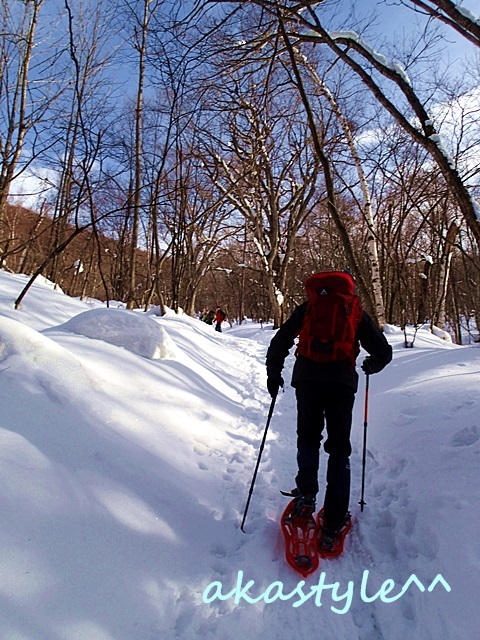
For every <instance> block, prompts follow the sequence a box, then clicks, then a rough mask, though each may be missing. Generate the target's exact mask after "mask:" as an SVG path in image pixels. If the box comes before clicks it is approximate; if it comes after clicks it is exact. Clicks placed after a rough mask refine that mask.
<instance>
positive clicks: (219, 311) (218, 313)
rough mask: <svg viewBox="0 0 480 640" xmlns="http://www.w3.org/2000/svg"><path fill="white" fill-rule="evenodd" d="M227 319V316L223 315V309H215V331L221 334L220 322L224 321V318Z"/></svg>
mask: <svg viewBox="0 0 480 640" xmlns="http://www.w3.org/2000/svg"><path fill="white" fill-rule="evenodd" d="M226 317H227V314H226V313H225V311H223V309H222V308H221V307H217V308H216V309H215V322H216V325H215V331H219V332H220V333H221V332H222V322H223V321H224V320H225V318H226Z"/></svg>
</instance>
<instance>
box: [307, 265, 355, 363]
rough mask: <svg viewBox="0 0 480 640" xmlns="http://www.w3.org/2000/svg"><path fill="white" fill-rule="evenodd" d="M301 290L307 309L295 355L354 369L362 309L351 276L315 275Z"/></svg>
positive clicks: (335, 272)
mask: <svg viewBox="0 0 480 640" xmlns="http://www.w3.org/2000/svg"><path fill="white" fill-rule="evenodd" d="M305 289H306V290H307V296H308V305H307V310H306V312H305V317H304V320H303V324H302V327H301V329H300V333H299V334H298V336H299V341H298V345H297V351H296V355H301V356H303V357H305V358H308V359H309V360H313V361H315V362H321V363H328V362H337V361H339V360H344V361H348V362H350V363H351V365H352V367H355V360H356V357H357V356H358V353H359V351H360V345H359V343H358V340H357V337H356V334H357V329H358V325H359V323H360V320H361V317H362V307H361V304H360V298H359V297H358V296H357V295H356V294H355V282H354V280H353V278H352V276H351V275H350V274H349V273H345V272H341V271H331V272H325V273H316V274H314V275H313V276H310V278H308V280H307V281H306V282H305Z"/></svg>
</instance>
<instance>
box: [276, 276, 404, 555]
mask: <svg viewBox="0 0 480 640" xmlns="http://www.w3.org/2000/svg"><path fill="white" fill-rule="evenodd" d="M305 288H306V290H307V294H308V301H306V302H304V303H303V304H302V305H300V306H298V307H296V309H295V310H294V311H293V313H292V314H291V316H290V317H289V318H288V320H287V321H286V322H284V323H283V324H282V325H281V327H280V328H279V330H278V331H277V333H276V334H275V335H274V337H273V338H272V340H271V342H270V346H269V348H268V351H267V358H266V365H267V388H268V391H269V393H270V395H271V397H272V398H275V397H276V395H277V393H278V389H279V387H280V386H283V378H282V375H281V373H282V369H283V365H284V361H285V358H286V357H287V355H288V353H289V350H290V349H291V347H292V346H293V344H294V340H295V338H296V337H297V336H298V338H299V341H298V345H297V349H296V352H295V355H296V360H295V365H294V368H293V377H292V386H293V387H294V388H295V393H296V399H297V465H298V475H297V476H296V478H295V481H296V488H295V489H294V490H293V491H292V495H293V496H294V497H295V502H294V507H293V509H292V513H291V516H292V518H295V517H301V518H305V517H309V516H310V515H312V514H313V512H314V511H315V507H316V495H317V492H318V490H319V486H318V467H319V453H320V444H321V441H322V438H323V436H322V433H323V429H324V426H325V423H326V428H327V439H326V440H325V444H324V449H325V451H326V453H327V454H328V464H327V487H326V491H325V498H324V502H323V507H324V527H323V531H322V536H321V541H320V547H321V548H322V549H325V550H326V551H331V550H332V549H333V547H334V545H335V542H336V540H337V538H338V536H339V535H340V534H341V532H342V530H343V528H344V527H345V526H346V525H347V524H348V523H349V521H350V514H349V512H348V505H349V499H350V461H349V457H350V454H351V452H352V447H351V444H350V430H351V426H352V411H353V404H354V401H355V393H356V391H357V386H358V374H357V372H356V370H355V360H356V357H357V355H358V353H359V351H360V345H361V346H362V347H363V348H364V349H365V350H366V351H367V352H368V353H369V354H370V355H369V356H368V357H366V358H365V359H364V361H363V364H362V369H363V371H364V372H365V373H366V374H368V375H369V374H372V373H378V372H379V371H381V370H382V369H383V368H384V367H385V366H386V365H387V364H388V363H389V362H390V361H391V359H392V348H391V346H390V345H389V344H388V342H387V340H386V338H385V336H384V335H383V333H382V332H381V330H380V329H379V328H378V326H377V325H376V324H375V322H374V321H373V320H372V318H371V317H370V316H369V315H368V314H367V313H366V312H365V311H363V310H362V308H361V306H360V300H359V298H358V296H357V295H356V293H355V282H354V280H353V278H352V276H351V275H350V274H349V273H346V272H345V273H344V272H338V271H335V272H328V273H318V274H315V275H313V276H311V277H310V278H309V279H308V280H307V281H306V283H305Z"/></svg>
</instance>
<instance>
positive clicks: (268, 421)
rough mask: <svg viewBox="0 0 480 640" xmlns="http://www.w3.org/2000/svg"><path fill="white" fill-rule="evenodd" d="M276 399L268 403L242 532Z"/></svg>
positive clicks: (275, 397)
mask: <svg viewBox="0 0 480 640" xmlns="http://www.w3.org/2000/svg"><path fill="white" fill-rule="evenodd" d="M276 399H277V396H276V395H275V396H274V397H273V398H272V402H271V403H270V409H269V411H268V418H267V426H266V427H265V432H264V434H263V440H262V444H261V445H260V453H259V454H258V460H257V465H256V467H255V471H254V473H253V478H252V484H251V485H250V491H249V493H248V500H247V506H246V507H245V513H244V514H243V520H242V525H241V527H240V529H241V530H242V531H243V533H245V530H244V528H243V525H244V524H245V519H246V517H247V511H248V507H249V505H250V499H251V497H252V493H253V486H254V484H255V479H256V477H257V471H258V467H259V466H260V458H261V457H262V453H263V448H264V446H265V440H266V439H267V431H268V427H269V426H270V420H271V419H272V415H273V408H274V407H275V400H276Z"/></svg>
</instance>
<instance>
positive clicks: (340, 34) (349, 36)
mask: <svg viewBox="0 0 480 640" xmlns="http://www.w3.org/2000/svg"><path fill="white" fill-rule="evenodd" d="M329 36H330V38H331V39H332V40H352V42H355V43H357V44H358V45H360V46H361V48H362V49H364V51H366V52H367V53H368V54H369V55H370V56H371V57H372V58H373V59H374V60H375V61H376V62H377V63H378V64H379V65H380V66H382V67H385V68H386V69H390V71H394V72H395V73H396V74H397V75H398V76H399V78H401V79H402V80H403V81H404V82H405V83H406V84H408V85H410V84H411V80H410V77H409V76H408V74H407V72H406V71H405V67H404V66H403V65H402V64H401V62H399V61H398V60H392V61H391V62H389V61H388V60H387V58H386V57H385V56H384V55H383V54H381V53H378V51H375V49H374V48H373V47H372V46H370V45H369V44H368V43H367V42H366V41H365V40H364V39H363V38H362V37H361V36H360V35H359V34H358V33H356V32H355V31H332V32H331V33H330V34H329Z"/></svg>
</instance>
